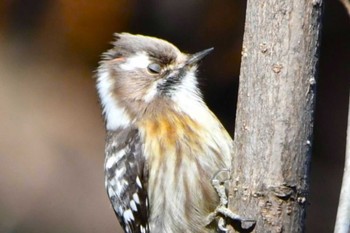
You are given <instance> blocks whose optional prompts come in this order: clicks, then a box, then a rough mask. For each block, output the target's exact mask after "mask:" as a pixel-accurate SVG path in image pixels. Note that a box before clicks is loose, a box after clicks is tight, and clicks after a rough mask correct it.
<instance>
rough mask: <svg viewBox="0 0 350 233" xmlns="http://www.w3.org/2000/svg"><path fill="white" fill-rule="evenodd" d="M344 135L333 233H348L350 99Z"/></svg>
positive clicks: (349, 202)
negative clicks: (341, 167) (343, 162)
mask: <svg viewBox="0 0 350 233" xmlns="http://www.w3.org/2000/svg"><path fill="white" fill-rule="evenodd" d="M346 134H347V135H346V154H345V166H344V174H343V182H342V186H341V192H340V198H339V205H338V212H337V219H336V222H335V228H334V233H348V232H350V98H349V109H348V128H347V132H346Z"/></svg>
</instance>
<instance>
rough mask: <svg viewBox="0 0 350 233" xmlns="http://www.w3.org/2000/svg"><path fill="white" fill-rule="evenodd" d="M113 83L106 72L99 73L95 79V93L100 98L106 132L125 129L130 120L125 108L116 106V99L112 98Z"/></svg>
mask: <svg viewBox="0 0 350 233" xmlns="http://www.w3.org/2000/svg"><path fill="white" fill-rule="evenodd" d="M112 87H113V82H112V80H111V79H110V78H109V74H108V72H107V71H99V72H98V78H97V91H98V94H99V96H100V100H101V104H102V108H103V113H104V115H105V118H106V119H105V120H106V128H107V129H108V130H116V129H117V128H119V127H126V126H128V125H129V124H130V118H129V116H128V114H127V113H126V111H125V108H123V107H120V106H119V105H118V101H117V99H116V98H113V96H112Z"/></svg>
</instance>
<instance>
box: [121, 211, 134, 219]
mask: <svg viewBox="0 0 350 233" xmlns="http://www.w3.org/2000/svg"><path fill="white" fill-rule="evenodd" d="M123 218H124V222H131V221H134V220H135V218H134V215H133V214H132V211H131V210H130V209H128V210H125V211H124V213H123Z"/></svg>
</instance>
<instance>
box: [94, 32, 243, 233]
mask: <svg viewBox="0 0 350 233" xmlns="http://www.w3.org/2000/svg"><path fill="white" fill-rule="evenodd" d="M211 51H212V48H210V49H206V50H203V51H201V52H198V53H194V54H186V53H182V52H181V51H180V50H179V49H178V48H177V47H175V46H174V45H173V44H171V43H169V42H167V41H165V40H162V39H158V38H155V37H149V36H143V35H132V34H128V33H116V34H115V41H114V42H113V48H112V49H110V50H108V51H107V52H105V53H104V54H103V55H102V61H101V62H100V65H99V68H98V70H97V84H96V85H97V91H98V95H99V98H100V103H101V106H102V111H103V115H104V119H105V125H106V132H107V136H106V147H105V186H106V189H107V193H108V196H109V199H110V202H111V204H112V207H113V209H114V211H115V213H116V215H117V217H118V219H119V222H120V224H121V226H122V227H123V229H124V231H125V232H126V233H136V232H137V233H148V232H152V233H186V232H188V233H209V232H218V230H217V229H218V226H217V222H218V221H219V218H218V217H217V214H216V212H215V211H217V207H218V206H219V205H221V204H222V201H220V196H219V195H218V193H217V188H216V187H215V185H213V184H212V181H213V177H215V175H216V174H217V173H218V172H220V171H225V170H226V171H229V170H230V164H231V157H232V139H231V137H230V136H229V134H228V133H227V131H226V130H225V129H224V127H223V126H222V124H221V123H220V121H219V120H218V119H217V118H216V116H215V115H214V114H213V113H212V112H211V111H210V110H209V108H208V107H207V105H206V104H205V103H204V101H203V98H202V94H201V91H200V89H199V87H198V81H197V67H198V62H199V61H200V60H201V59H202V58H204V57H205V56H206V55H207V54H209V53H210V52H211ZM228 173H229V172H228ZM226 203H227V202H226ZM221 207H223V206H221ZM219 212H220V211H219ZM221 212H223V211H221ZM213 213H214V214H213ZM234 217H235V216H234ZM236 217H237V216H236ZM237 219H238V217H237ZM213 222H214V223H213Z"/></svg>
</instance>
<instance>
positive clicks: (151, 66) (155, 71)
mask: <svg viewBox="0 0 350 233" xmlns="http://www.w3.org/2000/svg"><path fill="white" fill-rule="evenodd" d="M147 69H148V71H149V72H150V73H152V74H159V73H160V71H161V69H162V68H161V67H160V65H159V64H157V63H151V64H149V65H148V66H147Z"/></svg>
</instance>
